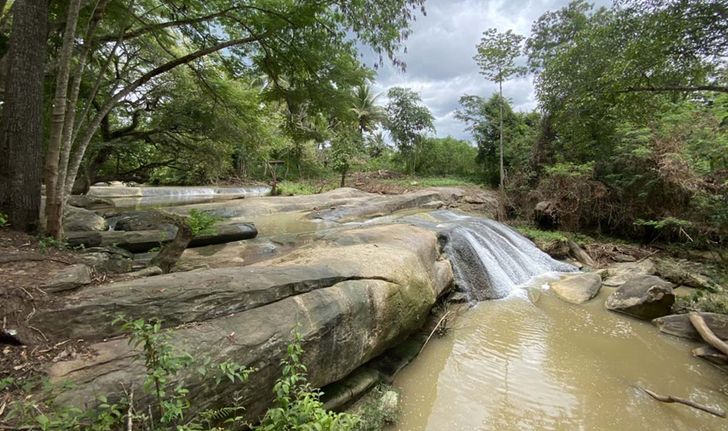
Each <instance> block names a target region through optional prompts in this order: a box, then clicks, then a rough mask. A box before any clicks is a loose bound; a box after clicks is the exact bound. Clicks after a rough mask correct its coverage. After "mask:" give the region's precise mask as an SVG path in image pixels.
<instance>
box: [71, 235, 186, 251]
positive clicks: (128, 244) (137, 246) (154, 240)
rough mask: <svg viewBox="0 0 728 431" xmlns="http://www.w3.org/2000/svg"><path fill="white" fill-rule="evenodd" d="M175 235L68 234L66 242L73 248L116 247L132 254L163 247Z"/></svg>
mask: <svg viewBox="0 0 728 431" xmlns="http://www.w3.org/2000/svg"><path fill="white" fill-rule="evenodd" d="M173 238H174V235H172V234H170V233H169V232H167V231H163V230H140V231H134V232H123V231H119V232H117V231H106V232H68V233H66V241H67V242H68V244H69V245H71V246H72V247H77V246H84V247H99V246H102V247H103V246H114V247H119V248H123V249H124V250H127V251H130V252H132V253H143V252H145V251H149V250H151V249H153V248H156V247H161V246H162V245H164V244H165V243H167V242H169V241H171V240H172V239H173Z"/></svg>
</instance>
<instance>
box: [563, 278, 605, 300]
mask: <svg viewBox="0 0 728 431" xmlns="http://www.w3.org/2000/svg"><path fill="white" fill-rule="evenodd" d="M601 287H602V278H601V277H600V276H599V274H595V273H593V272H587V273H583V274H575V275H567V276H565V277H563V278H561V279H560V280H557V281H554V282H551V290H553V291H554V293H555V294H556V295H557V296H558V297H559V298H561V299H563V300H564V301H566V302H571V303H572V304H582V303H584V302H586V301H588V300H590V299H592V298H594V297H595V296H597V293H599V289H600V288H601Z"/></svg>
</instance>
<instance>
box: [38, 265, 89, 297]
mask: <svg viewBox="0 0 728 431" xmlns="http://www.w3.org/2000/svg"><path fill="white" fill-rule="evenodd" d="M90 283H91V271H89V269H88V266H86V265H84V264H77V265H71V266H68V267H66V268H63V269H62V270H60V271H58V272H56V273H54V274H53V275H52V276H51V279H50V280H49V281H48V282H46V283H45V284H43V285H42V286H41V288H42V289H43V290H45V291H47V292H63V291H66V290H71V289H75V288H77V287H81V286H84V285H86V284H90Z"/></svg>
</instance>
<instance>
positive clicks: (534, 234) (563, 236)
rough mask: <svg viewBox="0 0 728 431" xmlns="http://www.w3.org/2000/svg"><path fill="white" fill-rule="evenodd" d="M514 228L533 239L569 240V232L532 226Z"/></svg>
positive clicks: (546, 240)
mask: <svg viewBox="0 0 728 431" xmlns="http://www.w3.org/2000/svg"><path fill="white" fill-rule="evenodd" d="M514 228H515V229H516V230H517V231H518V232H520V233H521V234H522V235H523V236H525V237H526V238H529V239H530V240H531V241H544V242H550V241H557V242H566V241H568V240H569V237H568V236H567V235H568V234H567V233H565V232H560V231H552V230H540V229H536V228H534V227H530V226H514Z"/></svg>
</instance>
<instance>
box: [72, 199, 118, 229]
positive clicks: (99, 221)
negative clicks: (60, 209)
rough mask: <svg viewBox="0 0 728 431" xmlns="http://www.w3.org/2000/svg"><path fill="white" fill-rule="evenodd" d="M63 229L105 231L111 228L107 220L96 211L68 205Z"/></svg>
mask: <svg viewBox="0 0 728 431" xmlns="http://www.w3.org/2000/svg"><path fill="white" fill-rule="evenodd" d="M63 229H64V230H66V231H82V232H103V231H105V230H108V229H109V225H108V224H107V223H106V220H105V219H104V218H103V217H101V216H99V215H96V213H95V212H93V211H89V210H87V209H83V208H77V207H74V206H70V205H66V209H65V211H64V213H63Z"/></svg>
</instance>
